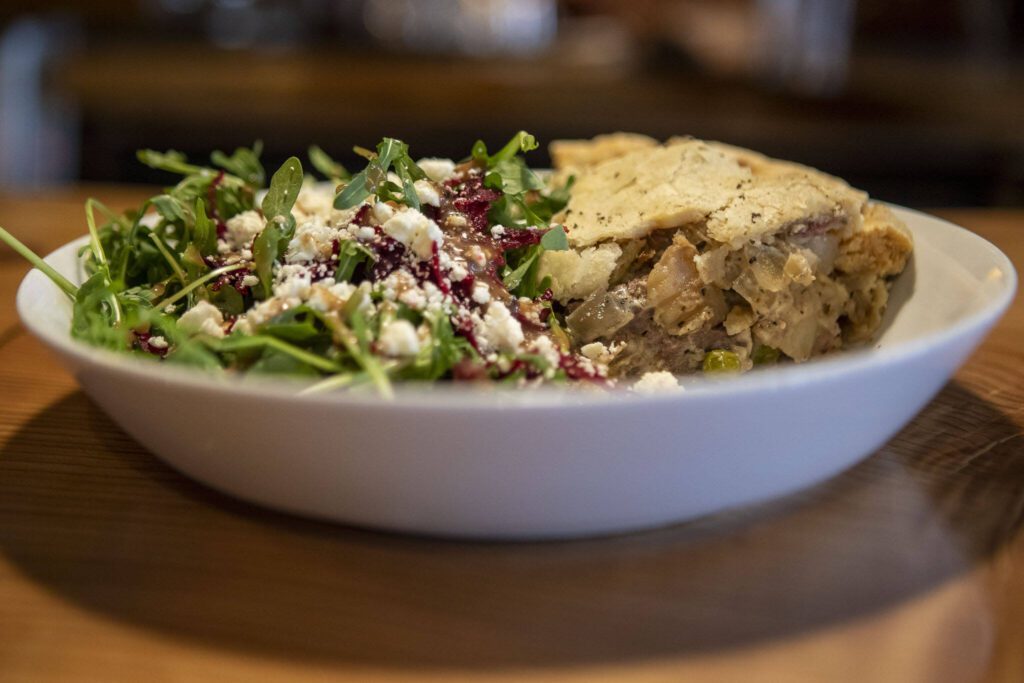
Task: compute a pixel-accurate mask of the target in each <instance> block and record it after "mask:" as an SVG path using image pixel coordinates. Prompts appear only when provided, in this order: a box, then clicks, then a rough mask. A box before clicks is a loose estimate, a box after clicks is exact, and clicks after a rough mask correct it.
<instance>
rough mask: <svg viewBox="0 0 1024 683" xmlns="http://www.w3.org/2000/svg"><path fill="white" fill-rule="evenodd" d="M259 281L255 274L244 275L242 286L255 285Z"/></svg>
mask: <svg viewBox="0 0 1024 683" xmlns="http://www.w3.org/2000/svg"><path fill="white" fill-rule="evenodd" d="M259 283H260V279H259V278H258V277H256V276H255V275H246V276H245V277H243V278H242V286H243V287H255V286H256V285H258V284H259Z"/></svg>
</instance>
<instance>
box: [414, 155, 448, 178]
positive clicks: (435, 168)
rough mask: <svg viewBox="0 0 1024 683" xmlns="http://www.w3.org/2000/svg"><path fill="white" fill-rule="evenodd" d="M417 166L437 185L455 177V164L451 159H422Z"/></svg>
mask: <svg viewBox="0 0 1024 683" xmlns="http://www.w3.org/2000/svg"><path fill="white" fill-rule="evenodd" d="M416 165H417V166H419V167H420V168H421V169H422V170H423V172H424V173H426V174H427V177H428V178H430V179H431V180H433V181H434V182H435V183H443V182H444V181H446V180H448V179H449V178H451V177H452V176H453V175H455V162H454V161H452V160H451V159H420V160H419V161H417V162H416Z"/></svg>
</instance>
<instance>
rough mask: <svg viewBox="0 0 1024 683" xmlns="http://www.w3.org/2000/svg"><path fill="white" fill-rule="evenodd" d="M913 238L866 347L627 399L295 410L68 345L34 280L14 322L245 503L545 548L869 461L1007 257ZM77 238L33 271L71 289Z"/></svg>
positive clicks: (1005, 298) (254, 392)
mask: <svg viewBox="0 0 1024 683" xmlns="http://www.w3.org/2000/svg"><path fill="white" fill-rule="evenodd" d="M898 214H899V215H900V217H901V218H902V219H903V220H905V221H906V223H907V225H908V227H909V228H910V230H911V231H912V232H913V234H914V240H915V251H914V258H913V262H912V264H911V266H909V267H908V269H907V271H906V272H905V273H904V274H903V275H902V276H901V277H900V278H899V280H898V281H897V282H896V284H895V286H894V289H893V295H892V303H891V305H890V308H889V311H888V313H887V318H886V320H885V322H884V323H883V327H882V331H881V333H880V335H879V337H878V338H877V340H876V342H875V343H874V344H873V345H871V346H870V347H868V348H863V349H860V350H852V351H844V352H842V353H839V354H836V355H833V356H830V357H827V358H825V359H822V360H818V361H813V362H809V363H805V364H803V365H790V366H785V367H778V368H772V369H767V370H763V371H755V372H752V373H749V374H747V375H744V376H738V377H728V378H723V379H721V380H717V381H709V380H702V379H700V378H694V379H690V380H684V384H685V386H686V390H685V391H682V392H677V393H671V394H665V395H656V396H638V395H632V394H627V393H624V392H613V393H608V394H599V393H578V392H565V391H559V390H546V391H539V390H538V391H519V392H511V393H505V392H494V391H491V392H483V391H478V390H466V389H455V388H451V387H435V388H433V389H427V388H422V387H421V388H415V387H407V388H402V389H400V390H399V391H398V394H397V396H396V397H395V398H394V399H393V400H391V401H387V400H384V399H382V398H378V397H376V396H373V395H367V394H345V393H338V394H332V395H307V396H302V395H297V391H296V387H295V386H294V385H292V384H288V383H284V384H281V383H276V384H269V383H267V381H266V380H264V381H262V382H254V381H243V380H238V379H231V380H220V381H219V380H214V379H211V378H210V377H208V376H205V375H203V374H201V373H198V372H196V371H189V370H177V369H174V368H172V367H168V366H160V365H159V364H157V363H155V362H145V361H141V360H136V359H133V358H128V357H122V356H120V355H118V354H113V353H109V352H105V351H101V350H97V349H93V348H90V347H88V346H84V345H82V344H80V343H78V342H75V341H73V340H72V339H71V338H70V336H69V319H70V304H69V301H68V300H67V299H66V297H65V296H64V295H63V294H62V293H61V292H60V291H59V290H58V289H57V288H56V287H55V286H53V285H52V284H51V283H50V281H49V280H47V279H46V277H44V276H43V275H42V274H41V273H39V272H36V271H33V272H31V273H30V274H29V275H28V276H27V277H26V278H25V280H24V282H22V284H21V287H20V289H19V291H18V311H19V313H20V315H21V318H22V320H23V321H24V322H25V325H26V326H27V327H28V328H29V329H30V330H31V331H32V332H33V334H35V335H36V336H37V337H38V338H39V339H40V340H42V341H43V342H44V343H45V344H46V345H47V346H49V347H50V348H51V349H52V350H53V351H54V352H55V353H56V354H57V355H58V357H59V358H60V360H61V361H62V362H63V363H64V365H65V366H66V367H67V368H68V370H69V371H70V372H71V373H72V374H73V375H74V376H75V377H76V379H77V380H78V382H79V383H80V384H81V386H82V388H83V389H84V390H85V391H86V393H88V394H89V395H90V396H91V397H92V398H93V399H94V400H95V401H96V402H97V403H98V404H99V405H100V406H101V407H102V408H103V409H104V410H105V411H106V412H107V413H109V414H110V416H111V417H112V418H113V419H114V420H115V421H116V422H117V423H118V424H120V425H121V427H123V428H124V429H125V431H127V432H128V433H129V434H130V435H132V436H133V437H134V438H135V439H137V440H138V441H139V442H140V443H141V444H142V445H144V446H145V447H146V448H148V449H150V450H151V451H152V452H153V453H155V454H156V455H157V456H159V457H160V458H162V459H163V460H165V461H166V462H168V463H169V464H171V465H172V466H174V467H176V468H178V469H179V470H181V471H182V472H184V473H185V474H187V475H189V476H191V477H194V478H195V479H198V480H199V481H201V482H203V483H205V484H208V485H209V486H212V487H214V488H216V489H219V490H221V491H224V492H226V493H228V494H231V495H234V496H238V497H239V498H243V499H246V500H249V501H253V502H256V503H260V504H263V505H267V506H270V507H274V508H278V509H281V510H286V511H289V512H294V513H298V514H303V515H309V516H313V517H318V518H323V519H329V520H335V521H339V522H344V523H349V524H356V525H361V526H368V527H375V528H381V529H390V530H399V531H405V532H414V533H424V534H434V535H446V536H459V537H477V538H500V539H526V538H555V537H571V536H581V535H593V534H603V533H612V532H622V531H627V530H632V529H639V528H644V527H652V526H657V525H663V524H668V523H671V522H676V521H680V520H685V519H689V518H693V517H696V516H699V515H704V514H707V513H711V512H715V511H718V510H721V509H723V508H728V507H731V506H736V505H742V504H746V503H751V502H755V501H758V500H762V499H765V498H769V497H772V496H778V495H782V494H785V493H788V492H791V491H794V490H796V489H799V488H802V487H805V486H809V485H811V484H814V483H816V482H819V481H821V480H823V479H825V478H827V477H830V476H832V475H834V474H836V473H838V472H840V471H842V470H843V469H845V468H847V467H849V466H850V465H852V464H853V463H855V462H857V461H858V460H860V459H861V458H863V457H865V456H867V455H868V454H870V453H871V452H872V451H874V450H875V449H876V448H878V447H879V446H880V445H881V444H883V443H884V442H885V441H886V440H887V439H888V438H890V437H891V436H892V435H893V434H894V433H895V432H896V431H897V430H899V429H900V428H901V427H902V426H903V425H905V424H906V423H907V422H908V421H909V420H910V419H911V418H912V417H913V416H914V415H915V414H916V413H917V412H918V411H919V410H920V409H921V408H922V407H923V406H924V405H925V404H926V403H927V402H928V401H929V399H930V398H931V397H932V396H933V395H934V394H935V393H936V392H937V391H938V390H939V389H940V388H941V387H942V386H943V385H944V384H945V383H946V381H947V380H948V379H949V378H950V376H951V375H952V374H953V372H954V371H955V370H956V369H957V368H958V367H959V366H960V364H961V363H962V362H963V361H964V359H965V358H966V357H967V356H968V355H969V354H970V352H971V351H972V350H973V349H974V348H975V346H977V344H978V343H979V342H980V341H981V339H982V337H983V336H984V335H985V333H986V332H987V331H988V330H989V329H990V328H991V327H992V325H993V324H994V323H995V322H996V320H998V318H999V316H1000V315H1001V314H1002V313H1003V311H1005V309H1006V307H1007V306H1008V305H1009V303H1010V300H1011V299H1012V297H1013V292H1014V289H1015V287H1016V274H1015V273H1014V270H1013V267H1012V266H1011V264H1010V262H1009V260H1008V259H1007V258H1006V257H1005V256H1004V255H1003V254H1002V253H1000V252H999V250H998V249H996V248H995V247H993V246H992V245H991V244H989V243H988V242H986V241H984V240H983V239H981V238H979V237H977V236H976V235H974V234H972V233H970V232H968V231H966V230H964V229H961V228H958V227H956V226H955V225H952V224H950V223H948V222H945V221H942V220H940V219H938V218H934V217H931V216H927V215H924V214H921V213H917V212H914V211H910V210H907V209H898ZM83 243H84V242H83V241H78V242H74V243H71V244H68V245H65V246H64V247H62V248H61V249H58V250H57V251H55V252H54V253H52V254H51V255H50V256H48V257H47V261H48V262H49V263H50V264H52V265H53V266H54V267H55V268H56V269H57V270H59V271H60V272H62V273H64V274H66V275H67V276H69V277H70V278H71V279H72V280H73V281H76V280H79V279H80V278H79V277H77V276H78V275H79V273H78V266H77V262H76V257H75V254H76V252H77V250H78V248H79V246H81V244H83Z"/></svg>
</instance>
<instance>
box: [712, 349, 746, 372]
mask: <svg viewBox="0 0 1024 683" xmlns="http://www.w3.org/2000/svg"><path fill="white" fill-rule="evenodd" d="M739 370H740V357H739V356H737V355H736V354H735V353H733V352H732V351H725V350H723V349H714V350H713V351H708V353H707V355H706V356H704V372H739Z"/></svg>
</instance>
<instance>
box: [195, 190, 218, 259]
mask: <svg viewBox="0 0 1024 683" xmlns="http://www.w3.org/2000/svg"><path fill="white" fill-rule="evenodd" d="M195 218H196V222H195V225H194V226H193V228H192V244H194V245H195V247H196V249H198V250H199V253H200V254H201V255H202V256H211V255H213V254H215V253H217V226H216V225H214V223H213V221H211V220H210V218H209V217H208V216H207V215H206V206H205V204H204V203H203V200H202V199H201V198H198V197H197V198H196V209H195Z"/></svg>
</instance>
